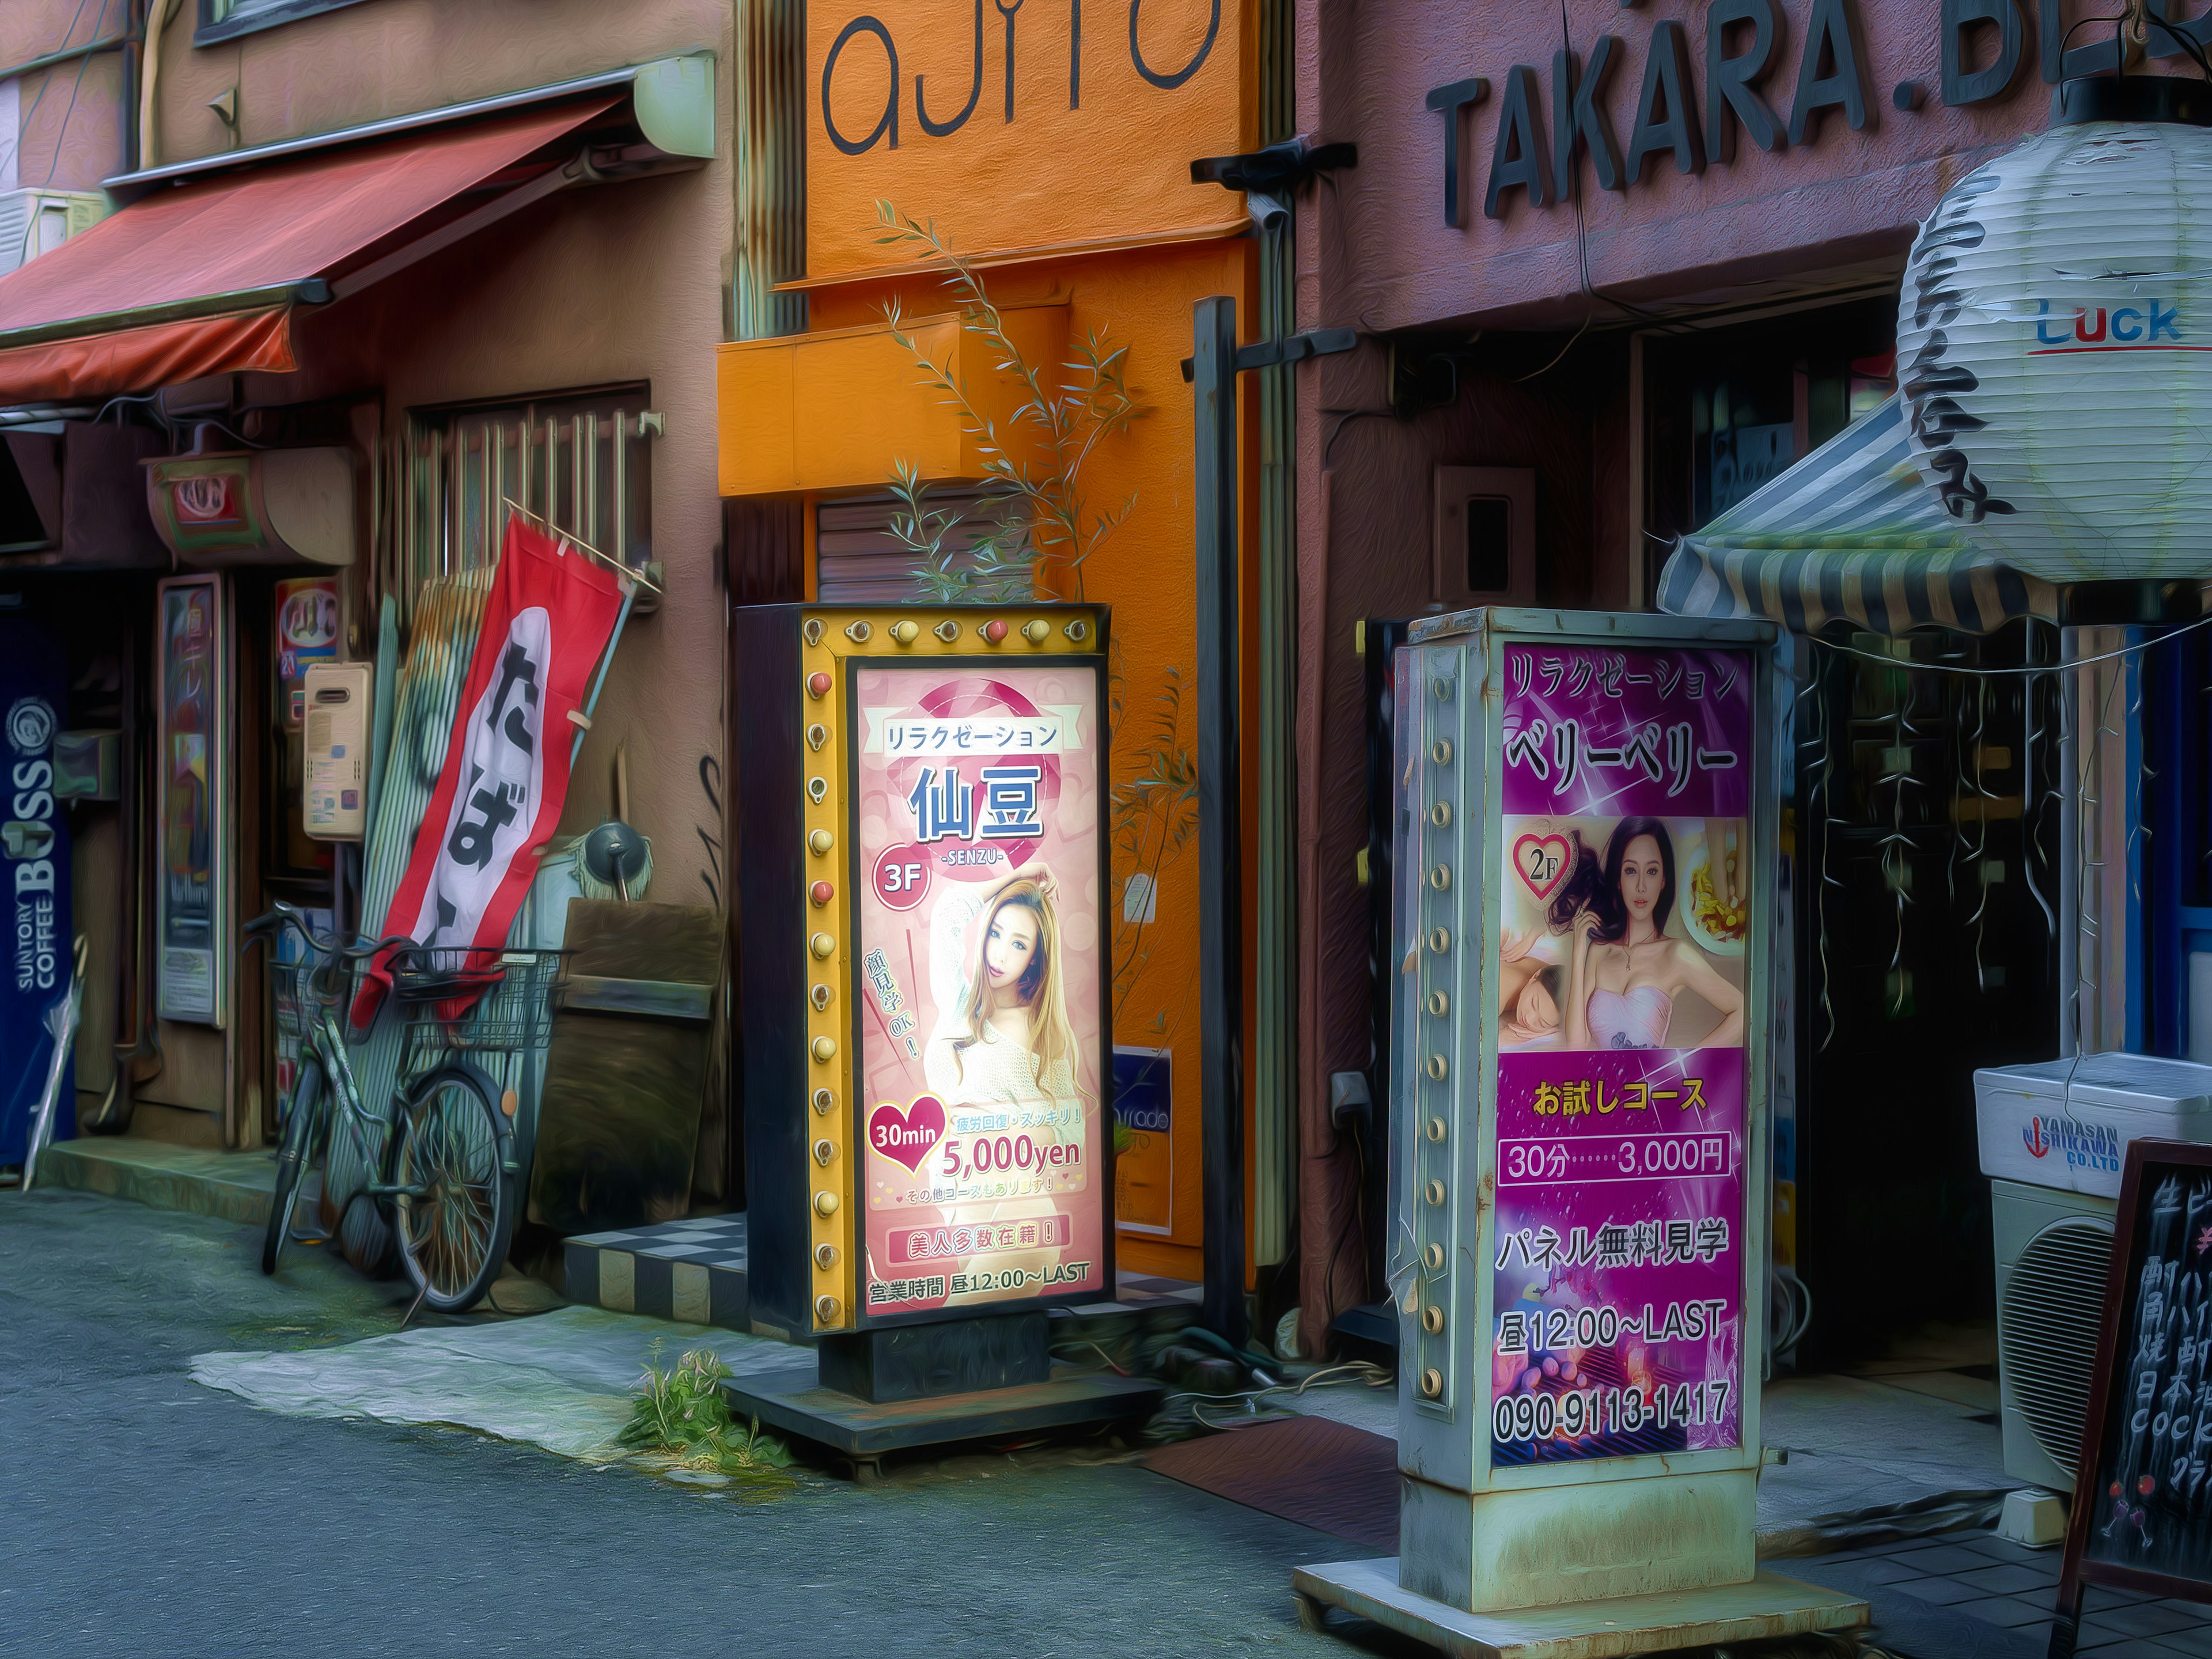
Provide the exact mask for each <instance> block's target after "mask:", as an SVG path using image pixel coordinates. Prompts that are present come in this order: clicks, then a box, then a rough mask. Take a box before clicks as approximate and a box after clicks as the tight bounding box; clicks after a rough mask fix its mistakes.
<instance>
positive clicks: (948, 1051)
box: [844, 653, 1115, 1326]
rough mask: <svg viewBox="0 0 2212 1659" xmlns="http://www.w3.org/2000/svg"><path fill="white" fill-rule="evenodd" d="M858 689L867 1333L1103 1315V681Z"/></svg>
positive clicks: (912, 673) (1108, 1192)
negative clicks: (1051, 1306)
mask: <svg viewBox="0 0 2212 1659" xmlns="http://www.w3.org/2000/svg"><path fill="white" fill-rule="evenodd" d="M844 668H845V673H846V687H847V690H848V696H847V699H846V714H847V719H846V733H845V737H846V754H847V757H848V775H847V778H846V789H847V799H848V802H849V803H850V809H849V810H850V817H849V820H848V844H849V845H850V847H851V848H852V849H853V850H852V854H851V865H850V868H851V871H852V880H851V882H850V884H849V888H848V890H849V892H850V894H851V901H850V910H849V915H850V921H849V923H848V926H849V927H850V930H851V935H852V938H853V939H854V946H855V948H854V974H853V980H852V983H851V986H850V996H851V998H852V1000H853V1007H854V1036H855V1037H856V1038H857V1042H856V1050H857V1052H856V1060H857V1066H856V1080H857V1082H858V1084H859V1086H858V1087H857V1088H856V1089H855V1091H854V1123H853V1126H852V1136H853V1139H852V1141H851V1144H852V1145H853V1146H854V1148H855V1152H856V1156H857V1158H858V1159H859V1160H860V1167H859V1168H858V1169H856V1170H855V1174H856V1175H858V1176H860V1179H861V1189H860V1191H859V1192H857V1193H856V1194H855V1198H856V1200H857V1201H856V1205H855V1211H856V1212H855V1215H854V1243H855V1244H856V1245H857V1246H858V1249H857V1250H856V1263H855V1265H856V1267H858V1268H859V1270H860V1271H859V1273H857V1275H856V1283H855V1286H854V1313H855V1315H856V1316H858V1319H857V1322H858V1323H860V1324H861V1325H863V1326H877V1325H886V1324H898V1323H907V1322H920V1321H927V1320H933V1319H943V1318H946V1317H951V1316H960V1315H967V1314H974V1313H981V1312H991V1311H999V1310H1007V1309H1009V1308H1011V1307H1012V1306H1013V1305H1038V1304H1048V1303H1052V1302H1055V1301H1064V1300H1075V1301H1090V1300H1096V1299H1097V1298H1098V1297H1102V1296H1109V1295H1110V1294H1111V1293H1112V1289H1111V1287H1112V1285H1113V1237H1112V1235H1113V1231H1114V1229H1113V1221H1112V1212H1111V1206H1112V1203H1113V1194H1114V1190H1115V1169H1114V1137H1113V1132H1112V1123H1113V1117H1112V1113H1111V1109H1110V1100H1109V1095H1110V1091H1111V1088H1112V1067H1111V1055H1112V1054H1113V1046H1112V1006H1111V1000H1112V983H1111V981H1112V975H1111V972H1110V969H1109V964H1108V960H1107V948H1106V939H1107V933H1106V915H1105V908H1106V906H1105V900H1106V895H1107V894H1108V892H1109V883H1110V875H1109V865H1108V855H1109V842H1108V837H1107V834H1106V828H1107V826H1106V820H1105V789H1106V776H1105V753H1106V746H1105V738H1104V727H1103V719H1104V715H1105V711H1106V687H1105V684H1104V672H1105V670H1104V664H1103V660H1102V659H1100V658H1098V657H1097V656H1095V655H1090V654H1082V655H1077V654H1073V653H1071V654H1063V655H1054V656H1051V657H1045V658H1039V659H1031V660H1028V661H1023V662H1018V663H1017V662H1010V661H1007V660H1006V659H1003V658H995V659H994V658H980V659H979V658H973V657H961V656H953V655H945V656H933V657H929V658H925V659H915V658H908V657H902V658H884V657H871V656H859V655H856V656H852V657H848V658H847V659H846V661H845V664H844ZM1016 958H1019V960H1018V961H1017V960H1016Z"/></svg>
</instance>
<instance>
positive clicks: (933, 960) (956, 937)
mask: <svg viewBox="0 0 2212 1659" xmlns="http://www.w3.org/2000/svg"><path fill="white" fill-rule="evenodd" d="M998 890H999V884H997V883H995V882H994V883H981V882H976V883H972V884H971V883H968V882H947V883H946V884H945V890H944V891H943V892H942V893H941V894H939V896H938V900H937V907H936V908H935V909H933V911H931V912H930V917H929V995H930V1000H932V1001H933V1002H934V1003H935V1004H936V1005H937V1030H936V1031H935V1032H934V1034H933V1041H932V1042H931V1043H930V1046H929V1047H928V1048H927V1049H926V1050H925V1051H924V1054H923V1059H922V1075H923V1076H924V1077H925V1078H926V1079H927V1080H928V1083H929V1086H930V1087H931V1089H933V1090H934V1091H936V1094H937V1097H938V1098H939V1099H940V1100H942V1101H943V1102H944V1103H945V1104H946V1105H947V1106H1022V1107H1030V1108H1036V1107H1048V1108H1049V1107H1066V1106H1073V1105H1074V1104H1075V1103H1076V1098H1077V1097H1076V1090H1075V1068H1074V1066H1073V1065H1072V1064H1071V1063H1070V1061H1069V1057H1068V1056H1067V1055H1065V1054H1062V1055H1061V1056H1060V1057H1059V1058H1058V1059H1057V1060H1054V1061H1053V1062H1052V1064H1051V1065H1049V1066H1045V1067H1043V1068H1042V1071H1043V1075H1042V1076H1040V1075H1039V1074H1038V1073H1039V1067H1038V1065H1037V1061H1036V1055H1035V1054H1033V1053H1032V1052H1031V1051H1030V1048H1028V1047H1027V1046H1026V1045H1024V1044H1023V1043H1021V1042H1017V1041H1015V1040H1014V1039H1013V1038H1012V1037H1009V1036H1006V1035H1004V1034H1003V1033H1001V1032H1000V1031H997V1030H993V1029H992V1027H991V1025H990V1024H989V1023H988V1022H987V1021H981V1022H978V1029H977V1030H975V1033H974V1041H972V1042H965V1039H967V1038H968V1036H969V1029H968V1020H967V1014H966V1010H967V1007H968V1000H969V996H970V995H971V994H973V991H974V988H975V987H974V986H973V984H972V983H971V981H969V969H970V967H971V966H980V962H981V956H980V952H978V951H976V950H975V948H974V941H973V940H972V939H971V938H970V937H969V935H970V933H971V932H972V931H973V929H974V928H975V927H976V926H977V924H978V922H979V920H980V918H981V916H982V915H983V914H984V908H985V904H986V902H987V900H988V899H989V898H990V897H991V896H992V895H993V894H994V893H996V892H997V891H998ZM1031 1018H1032V1021H1033V1022H1034V1018H1035V1016H1034V1015H1032V1017H1031ZM950 1042H965V1046H964V1047H962V1048H951V1049H948V1048H946V1047H945V1045H946V1044H947V1043H950ZM1071 1127H1072V1126H1071Z"/></svg>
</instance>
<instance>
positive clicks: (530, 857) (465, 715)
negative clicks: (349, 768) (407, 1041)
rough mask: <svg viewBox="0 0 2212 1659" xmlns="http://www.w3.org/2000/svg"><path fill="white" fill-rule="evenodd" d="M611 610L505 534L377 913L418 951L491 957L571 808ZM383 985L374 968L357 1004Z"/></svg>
mask: <svg viewBox="0 0 2212 1659" xmlns="http://www.w3.org/2000/svg"><path fill="white" fill-rule="evenodd" d="M621 611H622V590H621V585H620V582H619V580H618V579H617V577H616V576H615V575H614V574H613V573H612V572H611V571H608V570H605V569H603V568H600V567H599V566H598V565H596V564H594V563H593V562H592V561H591V560H590V559H589V558H587V557H586V556H584V555H582V554H580V553H568V552H564V551H563V550H562V547H561V545H560V544H559V543H557V542H556V541H555V540H554V539H553V538H551V537H550V536H547V535H544V534H542V533H541V532H538V531H536V530H533V529H532V528H531V527H530V526H527V525H526V524H525V523H523V521H522V520H520V518H515V517H510V518H509V519H508V520H507V539H506V543H505V545H504V547H503V548H502V550H501V555H500V562H499V571H498V574H496V575H495V576H494V578H493V579H492V588H491V594H490V597H489V599H487V600H486V601H485V604H484V616H483V629H482V631H481V632H479V633H478V635H477V648H476V654H475V656H474V657H473V658H471V660H470V663H469V676H468V678H467V680H466V681H465V682H464V683H463V684H462V687H461V695H460V701H459V706H458V707H457V708H456V709H455V712H454V716H453V734H452V736H451V737H450V738H448V739H447V744H446V763H445V766H444V768H443V769H441V771H440V773H439V775H438V787H437V788H436V790H435V791H434V792H433V793H432V794H431V797H430V804H429V807H428V810H427V811H425V812H424V814H423V816H422V825H421V827H420V828H419V829H416V832H415V847H414V851H413V852H412V854H410V856H409V859H408V861H407V869H406V872H405V873H404V875H402V876H401V878H400V880H399V886H398V890H397V891H395V892H394V893H393V894H392V908H390V910H388V911H387V912H386V915H385V920H384V928H385V932H386V934H393V933H402V934H404V935H406V936H407V937H408V938H410V939H413V940H414V941H415V942H416V944H418V945H434V946H450V947H461V946H467V945H478V946H494V947H495V946H498V945H504V944H505V943H506V942H507V930H508V928H509V927H512V926H513V922H514V915H515V912H516V911H517V910H518V909H520V908H521V905H522V898H523V895H524V894H525V893H526V892H527V891H528V890H529V889H530V883H531V881H532V878H533V877H535V876H536V874H537V872H538V854H539V853H540V852H541V851H542V850H543V849H544V846H545V844H546V842H549V841H550V840H551V839H552V836H553V831H554V829H556V827H557V826H558V825H559V823H560V822H561V809H562V805H563V803H564V802H565V801H566V800H567V799H568V750H569V739H570V734H571V732H572V731H573V729H574V727H573V724H572V722H571V721H570V720H569V718H568V716H569V714H571V713H572V712H574V711H575V710H577V709H579V708H580V707H581V705H582V702H583V700H584V696H585V693H586V689H587V687H588V686H589V684H590V683H591V676H592V668H593V667H594V665H597V663H598V662H599V657H600V655H601V653H604V652H605V650H606V648H607V642H608V641H609V640H611V638H612V637H613V635H614V630H615V623H616V622H617V619H618V618H619V617H620V615H621ZM389 982H390V981H389V976H388V975H387V974H386V971H385V970H384V963H382V962H381V961H380V962H379V963H378V968H377V971H376V973H375V974H374V976H373V979H372V981H371V982H370V983H369V984H368V985H367V986H365V987H364V990H363V1000H364V1002H366V1003H367V1004H368V1007H367V1009H366V1010H365V1011H364V1010H362V1009H356V1015H357V1017H358V1016H359V1015H361V1014H362V1012H374V1007H375V1005H376V1003H378V1002H380V1001H381V1000H382V997H383V993H384V989H385V987H386V986H387V985H388V984H389Z"/></svg>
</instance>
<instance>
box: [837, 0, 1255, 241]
mask: <svg viewBox="0 0 2212 1659" xmlns="http://www.w3.org/2000/svg"><path fill="white" fill-rule="evenodd" d="M1014 11H1015V14H1016V15H1015V16H1014V19H1013V21H1012V24H1011V25H1009V24H1008V23H1007V22H1006V19H1005V16H1004V14H1003V13H1002V12H1001V10H1000V6H999V0H992V3H991V4H988V5H986V4H984V3H983V0H974V3H973V4H972V5H970V6H962V5H960V4H959V3H958V0H934V3H933V4H932V5H930V6H929V7H927V9H918V8H911V7H900V8H896V9H893V8H888V7H875V6H872V5H871V4H870V3H869V0H829V3H824V4H817V5H811V6H809V7H808V8H807V52H806V61H807V78H806V89H805V90H806V108H807V135H806V150H807V169H806V185H807V234H806V242H807V264H806V269H807V273H808V276H809V278H810V279H811V280H812V281H817V282H818V281H821V280H823V279H825V278H836V277H842V276H850V275H853V274H855V273H859V272H865V271H881V270H890V269H896V268H899V267H911V266H912V265H913V264H915V254H914V250H913V249H912V248H911V247H907V246H883V245H881V244H879V243H878V240H877V238H878V235H879V234H880V232H879V231H878V228H877V219H876V204H877V202H878V201H879V200H888V201H890V203H892V204H894V205H895V206H896V208H897V209H898V210H899V211H901V212H902V213H904V214H907V215H909V216H913V217H914V218H916V219H921V220H933V221H934V222H936V225H937V228H938V230H939V233H940V234H942V235H943V236H944V237H945V240H946V241H947V243H948V244H949V245H951V246H954V247H957V248H958V249H959V250H960V251H961V252H963V254H966V255H969V256H970V257H974V256H976V255H981V254H1001V255H1002V254H1006V253H1009V252H1036V251H1043V250H1065V249H1067V248H1070V247H1073V246H1085V245H1093V244H1097V243H1099V242H1103V241H1109V240H1114V241H1130V240H1158V239H1159V238H1162V237H1172V236H1187V235H1189V234H1193V233H1194V232H1195V233H1203V232H1204V231H1205V230H1206V228H1210V227H1214V226H1220V225H1225V224H1229V225H1235V224H1240V223H1241V222H1242V220H1243V211H1242V209H1241V207H1240V205H1239V204H1238V202H1237V198H1236V197H1231V196H1230V195H1227V194H1225V192H1224V191H1221V190H1220V189H1218V187H1215V186H1212V185H1206V186H1199V185H1193V184H1192V183H1191V182H1190V162H1191V161H1192V160H1193V159H1194V157H1198V156H1201V155H1227V154H1231V153H1234V152H1236V151H1238V150H1243V149H1249V148H1251V146H1250V145H1249V144H1248V143H1245V142H1244V139H1245V136H1246V135H1247V133H1248V132H1249V131H1252V130H1253V123H1252V118H1251V114H1250V111H1251V109H1252V100H1251V99H1250V97H1249V92H1248V89H1249V88H1250V87H1251V86H1252V85H1253V84H1254V78H1253V76H1252V75H1251V73H1250V65H1251V57H1252V51H1253V41H1254V40H1255V30H1254V29H1253V27H1251V21H1250V18H1249V14H1248V7H1247V5H1246V4H1245V3H1244V0H1139V4H1137V5H1136V6H1135V7H1133V8H1125V7H1122V6H1120V5H1114V6H1101V5H1099V4H1097V3H1096V0H1093V3H1092V5H1091V7H1090V9H1088V10H1087V11H1085V10H1084V9H1082V7H1081V5H1080V0H1069V3H1060V0H1016V5H1015V7H1014ZM1078 16H1080V17H1081V19H1082V48H1081V52H1080V56H1079V62H1080V68H1081V77H1080V86H1079V88H1078V89H1076V90H1077V91H1078V92H1079V98H1078V100H1077V101H1076V102H1075V105H1074V106H1073V107H1071V87H1070V69H1071V53H1070V45H1071V22H1072V20H1073V19H1074V18H1076V17H1078ZM1132 20H1133V21H1134V34H1135V40H1136V54H1134V55H1133V53H1132V51H1131V44H1130V43H1131V34H1132ZM979 21H980V26H981V33H980V37H979V35H978V33H977V25H978V23H979ZM1010 29H1011V34H1012V42H1013V63H1012V71H1011V77H1010V73H1009V66H1008V63H1007V48H1006V43H1007V40H1008V36H1009V31H1010ZM878 30H880V31H881V33H877V32H876V31H878ZM841 37H842V40H843V45H842V48H840V47H839V41H840V39H841ZM979 39H980V42H981V59H980V79H979V78H978V74H979V70H978V58H977V43H978V40H979ZM886 40H888V41H889V43H890V50H891V51H892V52H896V57H897V66H898V79H897V81H896V82H893V81H892V79H891V76H890V53H889V52H887V51H886V48H885V41H886ZM833 52H835V54H836V55H835V58H834V61H833V59H832V53H833ZM1201 52H1202V53H1203V56H1202V57H1201V56H1200V53H1201ZM1136 56H1141V58H1142V59H1143V62H1144V64H1145V66H1146V68H1148V69H1150V70H1152V72H1153V74H1155V75H1156V76H1160V77H1161V78H1163V79H1170V80H1172V79H1173V78H1174V77H1175V76H1176V74H1178V73H1181V72H1182V71H1183V70H1185V69H1186V68H1187V67H1188V66H1189V65H1191V64H1193V63H1194V62H1195V64H1196V67H1195V68H1194V69H1193V70H1190V73H1189V78H1188V80H1186V81H1182V82H1180V83H1179V84H1177V85H1175V86H1172V87H1163V86H1160V85H1158V84H1155V83H1153V82H1149V81H1147V80H1146V78H1145V76H1144V75H1143V74H1142V73H1141V72H1140V70H1139V68H1138V67H1137V64H1136V62H1135V57H1136ZM825 70H826V71H828V72H827V74H826V75H825ZM917 83H919V85H917ZM970 88H975V91H976V98H975V104H974V106H973V108H972V109H970V110H969V112H968V114H967V116H966V118H965V119H959V117H960V113H961V111H962V109H963V106H965V105H966V104H967V101H968V94H969V89H970ZM1009 88H1011V97H1012V106H1011V114H1012V118H1011V119H1010V118H1009V105H1008V101H1007V100H1008V97H1009ZM825 93H826V96H825ZM894 94H896V96H894ZM917 95H918V96H919V103H918V104H917ZM894 106H895V109H896V138H895V139H894V137H893V135H892V132H891V131H890V129H889V128H888V127H884V126H883V123H884V117H885V112H886V111H887V110H890V109H892V108H894ZM925 113H927V115H928V117H929V118H931V119H932V120H933V121H934V122H935V123H936V125H938V126H939V127H940V128H945V127H951V128H952V129H953V130H952V131H949V132H944V133H941V134H933V133H931V132H930V131H928V130H927V128H926V127H925V126H924V125H923V120H922V117H923V115H924V114H925ZM825 115H826V118H827V121H828V122H829V123H833V124H834V125H835V128H836V137H842V139H843V140H844V141H845V142H846V143H848V144H851V145H859V144H862V143H866V149H862V150H861V151H860V153H859V154H848V153H846V152H845V151H844V150H842V149H840V148H839V147H838V144H837V143H836V137H833V135H832V133H831V131H830V127H829V125H825ZM956 121H957V125H955V124H956ZM879 127H882V129H883V130H882V131H880V132H879V131H878V129H879Z"/></svg>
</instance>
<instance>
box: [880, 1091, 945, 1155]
mask: <svg viewBox="0 0 2212 1659" xmlns="http://www.w3.org/2000/svg"><path fill="white" fill-rule="evenodd" d="M942 1139H945V1103H944V1102H942V1101H940V1100H939V1099H938V1097H936V1096H935V1095H924V1096H922V1097H921V1099H919V1100H917V1101H915V1103H914V1104H913V1105H911V1106H909V1107H908V1108H907V1109H905V1110H904V1111H901V1110H900V1109H898V1108H897V1107H896V1106H894V1105H893V1104H892V1103H890V1101H888V1100H887V1101H885V1102H884V1103H883V1104H882V1105H880V1106H878V1107H877V1108H876V1109H875V1110H874V1111H872V1112H871V1113H869V1114H868V1145H869V1146H872V1147H873V1148H875V1150H876V1151H878V1152H881V1153H882V1154H883V1155H884V1157H885V1158H893V1159H896V1161H897V1162H899V1163H901V1164H905V1165H906V1167H907V1168H908V1170H915V1171H919V1170H921V1161H922V1159H924V1158H927V1157H928V1156H929V1155H930V1153H932V1152H934V1151H936V1150H937V1143H938V1142H939V1141H940V1140H942Z"/></svg>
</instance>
